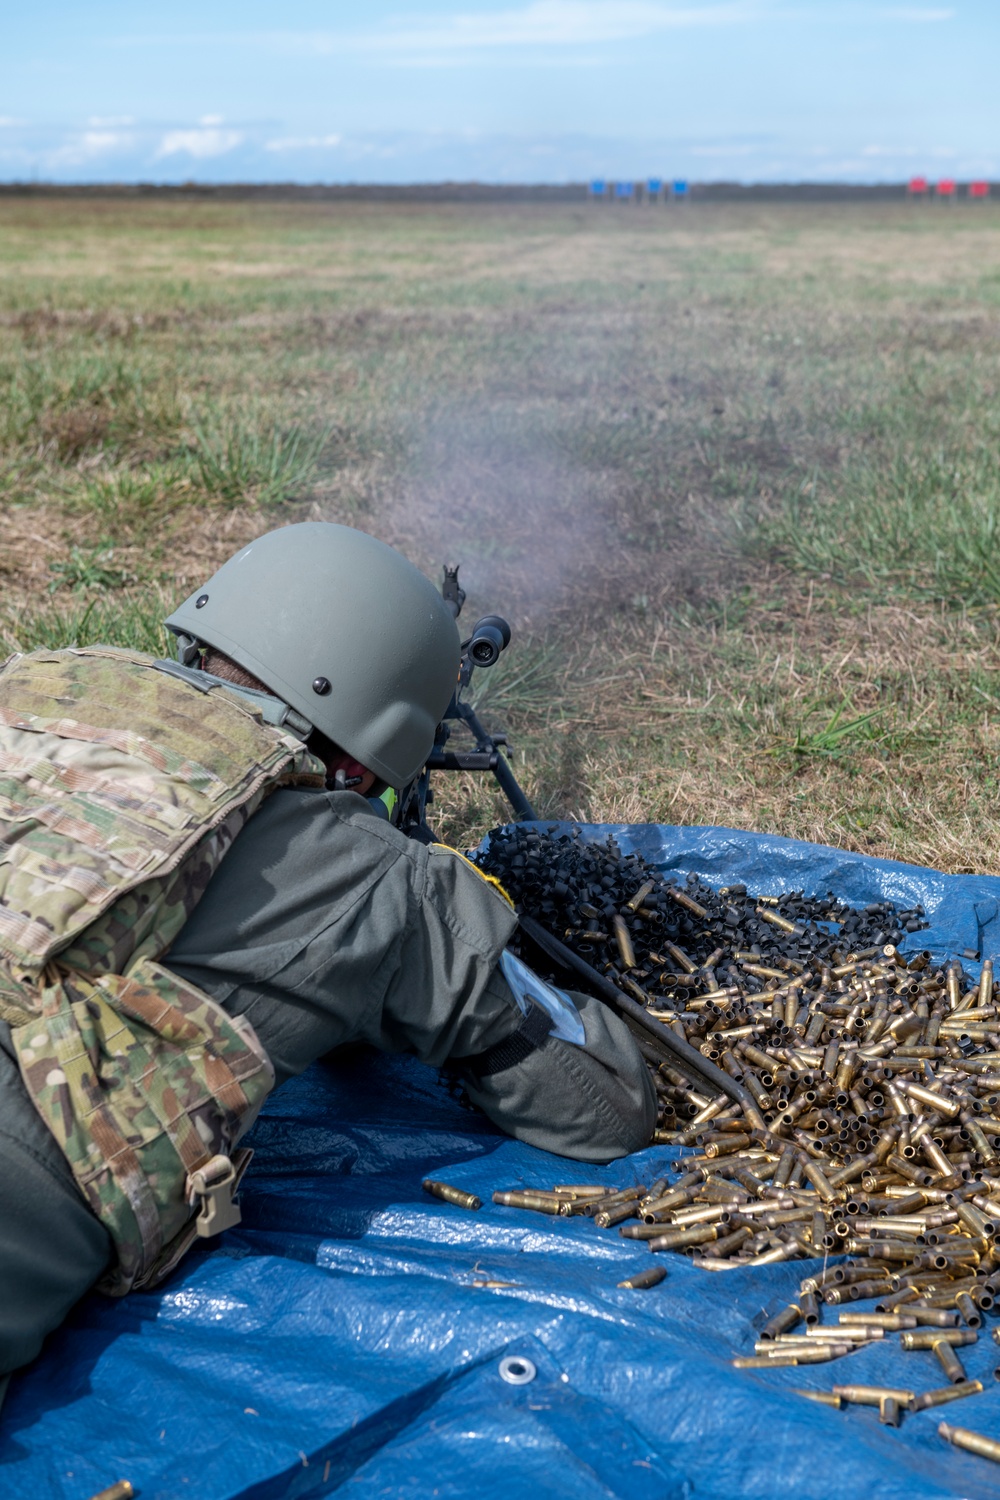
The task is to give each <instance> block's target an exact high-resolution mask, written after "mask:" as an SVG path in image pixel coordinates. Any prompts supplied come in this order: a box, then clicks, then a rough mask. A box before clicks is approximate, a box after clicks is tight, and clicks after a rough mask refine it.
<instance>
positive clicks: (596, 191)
mask: <svg viewBox="0 0 1000 1500" xmlns="http://www.w3.org/2000/svg"><path fill="white" fill-rule="evenodd" d="M605 186H606V184H605V181H604V178H603V177H595V178H594V180H593V181H592V182H591V184H590V196H591V197H592V198H603V197H604V189H605Z"/></svg>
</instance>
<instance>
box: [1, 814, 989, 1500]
mask: <svg viewBox="0 0 1000 1500" xmlns="http://www.w3.org/2000/svg"><path fill="white" fill-rule="evenodd" d="M544 826H551V825H544ZM608 832H614V833H615V836H616V837H617V838H618V840H619V842H620V844H621V846H622V848H623V850H625V851H626V852H628V851H630V850H633V849H634V850H636V851H637V852H639V853H641V854H642V855H643V856H644V857H646V858H647V859H650V860H651V861H653V862H655V863H657V864H659V865H660V866H661V867H662V868H664V869H671V870H676V871H678V872H680V873H685V874H686V873H687V872H689V871H692V872H694V873H697V874H699V875H701V876H703V877H704V878H705V879H707V880H708V881H710V882H711V883H712V884H716V885H719V884H727V883H732V882H735V881H741V880H742V881H745V882H746V883H747V885H749V886H750V887H751V889H755V890H759V891H760V892H761V893H762V894H777V893H778V892H779V891H781V890H787V889H804V890H805V891H806V893H807V894H820V893H823V892H825V891H826V890H831V889H832V890H834V891H835V892H836V893H837V895H839V896H841V897H843V898H846V899H848V900H849V901H851V902H852V904H855V905H857V904H865V903H866V902H868V901H872V900H881V899H884V898H889V899H892V900H894V901H897V902H900V903H903V904H905V905H907V906H909V905H912V904H913V903H915V902H917V901H920V902H922V903H923V904H924V906H925V907H926V908H927V910H928V913H929V915H930V918H931V923H932V925H931V927H930V929H928V930H927V931H925V932H921V933H916V934H913V935H911V936H910V937H909V938H908V939H907V946H908V947H910V948H913V949H917V950H919V949H921V948H925V947H926V948H929V949H930V950H931V951H932V952H933V953H934V954H935V956H936V957H944V956H946V955H948V954H951V953H954V952H961V951H962V950H963V949H967V948H976V949H978V950H979V951H981V954H982V956H983V957H989V956H997V957H1000V953H998V948H1000V928H998V920H997V914H998V910H1000V908H998V898H1000V880H996V879H991V878H987V877H980V876H946V875H942V874H939V873H937V872H934V871H928V870H922V869H918V868H916V867H914V866H910V865H902V864H895V863H890V862H887V861H880V860H871V859H865V858H863V857H861V856H858V855H852V854H845V853H843V852H842V851H839V850H835V849H829V848H826V847H823V846H817V845H811V844H801V843H796V842H793V841H790V840H786V839H776V838H768V837H762V836H755V835H752V834H744V833H738V832H734V831H733V830H730V829H691V828H664V827H658V826H651V825H647V826H639V827H629V828H619V827H615V828H613V829H610V828H605V827H590V828H587V829H586V830H585V836H586V837H590V838H603V837H605V836H606V835H607V833H608ZM966 966H967V968H968V969H969V971H970V973H975V972H976V967H977V966H976V965H975V964H974V963H972V962H969V961H966ZM253 1144H254V1145H255V1147H256V1150H257V1157H256V1159H255V1162H254V1167H253V1171H252V1173H251V1175H250V1178H249V1179H248V1182H247V1184H246V1187H245V1189H244V1195H243V1204H244V1223H243V1225H242V1226H241V1228H240V1229H239V1230H237V1231H234V1232H232V1233H230V1234H228V1235H226V1236H224V1238H223V1240H222V1241H221V1242H220V1244H219V1246H218V1247H217V1248H215V1249H213V1250H211V1251H203V1252H199V1253H197V1254H194V1255H192V1256H191V1257H190V1258H189V1259H188V1260H187V1261H186V1262H185V1263H184V1264H183V1265H182V1267H181V1268H180V1269H179V1271H178V1272H177V1273H176V1274H175V1276H174V1277H173V1278H172V1279H171V1281H170V1282H169V1283H168V1284H167V1285H166V1286H165V1287H164V1288H161V1289H160V1290H159V1291H158V1292H156V1293H145V1294H138V1295H136V1296H133V1297H130V1298H127V1299H125V1300H124V1301H123V1302H109V1301H106V1300H104V1299H103V1298H100V1297H97V1296H94V1297H90V1298H87V1299H86V1300H85V1301H84V1302H83V1303H82V1304H81V1305H80V1307H79V1308H78V1309H77V1310H76V1312H75V1313H74V1315H73V1316H72V1318H71V1319H70V1321H69V1322H68V1323H67V1324H66V1326H65V1327H64V1328H63V1329H62V1330H60V1332H59V1333H58V1334H56V1335H54V1336H53V1338H52V1339H50V1341H49V1343H48V1345H47V1347H46V1350H45V1353H44V1354H43V1355H42V1357H41V1358H40V1359H39V1360H38V1361H37V1363H36V1364H35V1365H34V1366H33V1367H32V1369H31V1370H30V1371H29V1372H27V1373H26V1374H25V1375H23V1376H21V1377H19V1378H17V1379H15V1380H14V1381H13V1382H12V1385H11V1390H10V1394H9V1396H8V1398H7V1403H6V1405H5V1407H4V1409H3V1412H2V1414H0V1494H2V1495H3V1496H5V1497H6V1496H8V1495H9V1496H12V1497H20V1496H25V1497H27V1496H31V1500H86V1497H88V1496H90V1495H92V1494H93V1493H94V1492H95V1491H97V1490H100V1489H101V1488H102V1487H104V1486H106V1485H108V1484H110V1483H111V1482H112V1481H113V1480H115V1479H117V1478H129V1479H131V1481H132V1483H133V1484H134V1485H135V1487H136V1490H137V1492H138V1493H139V1494H140V1496H141V1497H142V1500H178V1497H181V1496H191V1497H197V1500H286V1497H287V1500H293V1497H294V1500H312V1497H319V1496H323V1495H328V1494H333V1493H335V1492H341V1491H344V1492H352V1493H355V1494H358V1495H372V1496H375V1495H386V1494H390V1495H395V1494H406V1495H413V1496H423V1495H426V1496H431V1495H434V1496H439V1497H444V1500H447V1497H467V1496H473V1495H474V1496H476V1497H477V1500H493V1497H496V1500H501V1497H503V1500H509V1495H510V1487H511V1483H512V1482H515V1483H518V1484H522V1485H524V1486H525V1488H526V1490H530V1491H531V1493H532V1494H533V1495H534V1494H537V1495H539V1496H542V1497H546V1500H547V1497H549V1496H551V1497H553V1500H555V1497H557V1496H560V1497H561V1496H574V1497H577V1496H578V1497H581V1500H590V1497H591V1496H593V1497H594V1500H597V1497H598V1496H600V1497H608V1496H615V1497H621V1500H654V1497H658V1500H667V1497H669V1500H674V1497H678V1500H679V1497H691V1500H696V1497H697V1500H731V1497H732V1496H734V1495H737V1494H738V1495H740V1496H747V1497H759V1500H784V1497H788V1500H792V1497H793V1496H794V1497H795V1500H802V1497H803V1496H805V1497H808V1500H856V1497H857V1496H858V1494H877V1495H878V1496H879V1500H931V1497H954V1500H958V1497H962V1496H968V1495H976V1496H977V1497H982V1500H1000V1469H997V1468H995V1467H994V1466H992V1465H991V1464H989V1463H987V1462H986V1461H984V1460H980V1459H976V1458H974V1457H972V1456H971V1455H966V1454H963V1453H960V1452H957V1451H955V1450H953V1449H951V1448H949V1447H948V1446H947V1445H946V1444H945V1443H943V1442H942V1440H941V1439H940V1438H939V1437H938V1436H937V1423H938V1421H939V1420H940V1419H941V1416H942V1415H944V1416H945V1417H946V1418H947V1419H948V1420H950V1421H955V1422H959V1423H960V1424H962V1425H967V1426H971V1427H974V1428H976V1429H978V1430H980V1431H984V1432H989V1433H992V1434H994V1435H997V1434H1000V1388H998V1387H997V1385H996V1382H995V1381H994V1379H993V1368H994V1364H995V1358H994V1356H995V1355H996V1353H997V1351H996V1349H995V1346H994V1345H993V1343H992V1341H991V1340H989V1338H988V1336H985V1335H986V1333H987V1331H986V1330H984V1336H983V1337H981V1339H980V1341H979V1343H978V1344H977V1345H975V1346H974V1347H972V1348H969V1349H963V1350H962V1355H963V1361H964V1363H965V1365H966V1368H967V1370H968V1373H969V1375H970V1376H971V1377H973V1378H981V1379H983V1381H984V1383H986V1387H987V1388H986V1392H985V1393H984V1394H983V1395H981V1396H977V1397H975V1398H972V1399H969V1400H966V1401H962V1402H959V1403H956V1404H955V1405H953V1406H951V1407H949V1408H948V1409H947V1411H946V1412H943V1413H942V1412H940V1411H938V1412H935V1411H928V1412H922V1413H919V1414H918V1415H915V1416H907V1417H905V1418H904V1425H903V1426H902V1427H901V1428H900V1429H899V1430H898V1431H897V1430H892V1429H888V1428H883V1427H881V1426H880V1425H879V1422H878V1416H877V1413H876V1412H875V1411H873V1410H870V1409H867V1408H854V1409H851V1410H849V1411H842V1412H836V1411H832V1410H829V1409H827V1408H823V1407H819V1406H816V1405H814V1404H812V1403H810V1402H807V1401H805V1400H803V1399H802V1398H801V1397H799V1396H797V1395H796V1394H795V1388H796V1387H807V1388H810V1389H819V1390H821V1389H829V1387H830V1386H831V1385H832V1384H833V1383H834V1381H835V1380H838V1381H839V1380H845V1379H850V1380H851V1381H854V1382H860V1383H866V1384H869V1383H889V1384H893V1385H896V1384H900V1383H903V1384H906V1385H909V1386H911V1387H914V1388H916V1389H921V1390H922V1389H929V1388H931V1387H933V1386H937V1385H939V1384H940V1383H941V1379H942V1377H941V1372H940V1369H939V1367H938V1365H937V1362H936V1360H935V1359H934V1357H933V1355H931V1354H929V1353H928V1354H912V1355H904V1354H902V1353H900V1351H899V1349H898V1345H897V1344H896V1342H895V1341H889V1342H888V1343H886V1344H884V1345H882V1346H879V1345H878V1344H875V1345H872V1346H871V1347H869V1348H866V1349H864V1350H862V1351H860V1352H859V1353H857V1354H854V1355H851V1356H850V1357H849V1358H848V1359H847V1360H845V1361H840V1362H838V1363H837V1365H836V1366H813V1367H805V1368H803V1369H801V1370H773V1371H765V1372H761V1373H758V1372H756V1371H740V1370H734V1369H733V1368H732V1366H731V1365H730V1363H729V1361H730V1359H731V1357H732V1354H733V1353H734V1352H737V1351H745V1350H747V1349H748V1348H749V1347H750V1346H751V1344H752V1341H753V1338H754V1331H755V1325H757V1326H759V1324H760V1321H761V1319H762V1317H763V1316H765V1315H767V1314H768V1313H769V1312H770V1311H772V1310H774V1309H776V1308H777V1307H779V1306H781V1305H783V1304H784V1303H785V1302H787V1301H788V1300H789V1298H790V1297H791V1296H793V1295H794V1293H795V1290H796V1288H797V1286H798V1282H799V1280H800V1278H801V1276H802V1274H803V1271H804V1269H805V1267H803V1265H802V1263H801V1262H799V1263H797V1264H795V1265H784V1266H769V1267H759V1268H755V1269H753V1270H742V1271H734V1272H730V1273H724V1274H719V1275H712V1274H709V1273H706V1272H702V1271H698V1270H697V1269H696V1268H695V1267H693V1266H692V1265H691V1263H690V1262H689V1261H687V1260H685V1259H683V1258H682V1257H679V1256H672V1257H667V1258H665V1260H664V1264H665V1265H666V1266H667V1269H668V1273H669V1274H668V1278H667V1280H666V1281H665V1282H663V1283H661V1285H660V1286H659V1287H657V1288H655V1289H654V1290H652V1291H650V1292H627V1291H621V1290H619V1289H618V1287H617V1285H616V1283H617V1282H618V1281H620V1280H622V1279H623V1277H624V1276H625V1275H627V1274H628V1273H629V1272H631V1271H635V1270H636V1269H641V1268H643V1267H644V1266H645V1265H647V1264H648V1263H649V1252H648V1251H647V1250H646V1249H645V1248H644V1247H643V1246H642V1245H639V1244H636V1243H635V1242H629V1241H625V1240H622V1239H621V1238H620V1237H619V1236H618V1235H617V1234H615V1233H614V1232H613V1231H600V1230H598V1229H596V1228H595V1227H594V1226H593V1225H592V1224H591V1223H590V1222H589V1221H585V1222H581V1221H579V1220H575V1219H574V1220H561V1219H549V1218H543V1217H542V1216H538V1215H531V1214H526V1213H520V1212H518V1211H516V1210H511V1209H504V1208H498V1207H496V1206H494V1205H493V1204H492V1202H491V1201H490V1194H491V1192H492V1191H493V1189H494V1188H497V1187H513V1186H517V1185H521V1184H528V1185H535V1186H548V1185H551V1183H553V1182H554V1181H562V1180H565V1179H566V1177H567V1176H570V1177H571V1178H574V1177H575V1178H581V1179H586V1180H588V1181H589V1180H592V1181H597V1182H606V1183H608V1184H614V1185H621V1186H625V1185H628V1184H631V1183H633V1182H635V1181H640V1180H641V1181H649V1180H651V1179H652V1178H653V1177H655V1176H658V1175H665V1172H664V1169H665V1163H666V1160H667V1157H666V1153H665V1151H664V1149H663V1148H656V1147H652V1148H650V1149H649V1150H647V1151H644V1152H639V1153H638V1154H636V1155H635V1156H632V1157H628V1158H626V1159H624V1160H622V1161H619V1162H615V1163H612V1164H611V1165H610V1166H607V1167H597V1168H595V1167H590V1166H588V1167H586V1168H584V1169H581V1168H570V1169H569V1170H567V1167H566V1163H565V1162H564V1161H562V1160H560V1159H559V1158H557V1157H552V1156H548V1155H547V1154H546V1153H544V1152H540V1151H535V1150H533V1149H532V1148H530V1147H527V1146H523V1145H521V1144H519V1143H517V1142H514V1141H510V1140H507V1139H506V1138H505V1137H503V1136H502V1135H500V1134H499V1133H498V1132H497V1131H495V1130H494V1129H493V1127H492V1126H490V1125H489V1124H488V1123H487V1122H485V1121H484V1120H482V1119H481V1118H480V1117H479V1116H476V1115H473V1114H470V1113H469V1112H468V1111H466V1110H464V1109H463V1108H462V1107H461V1105H460V1104H459V1103H457V1102H456V1100H455V1099H454V1098H453V1097H452V1096H451V1095H450V1094H449V1092H448V1090H447V1089H446V1088H445V1087H444V1086H443V1085H442V1083H441V1082H440V1081H439V1080H438V1078H437V1077H436V1075H435V1074H434V1073H433V1072H432V1071H431V1070H429V1069H427V1068H425V1067H423V1066H422V1065H421V1064H419V1063H417V1062H415V1061H414V1060H412V1059H409V1058H400V1057H381V1056H378V1055H377V1054H372V1053H368V1052H361V1051H354V1050H352V1051H351V1052H349V1053H346V1054H344V1055H342V1056H339V1057H337V1058H335V1059H333V1060H332V1061H331V1062H329V1063H327V1064H321V1065H318V1066H316V1067H314V1068H311V1069H310V1070H309V1071H308V1073H306V1074H305V1075H304V1076H303V1077H302V1078H300V1079H297V1080H295V1081H294V1082H292V1083H290V1084H289V1085H288V1086H287V1087H286V1088H285V1089H283V1090H282V1091H281V1093H280V1094H279V1095H277V1096H276V1097H275V1098H274V1099H273V1100H272V1101H271V1102H270V1105H269V1107H268V1108H267V1110H266V1112H265V1113H264V1114H263V1115H262V1117H261V1119H260V1121H259V1122H258V1124H257V1126H256V1127H255V1130H254V1137H253ZM428 1172H433V1173H435V1174H437V1175H441V1176H446V1177H447V1178H448V1180H450V1181H452V1182H454V1183H456V1184H458V1185H460V1186H462V1187H466V1188H470V1189H472V1190H474V1191H476V1192H478V1193H479V1194H480V1196H481V1197H482V1198H483V1200H484V1206H483V1208H482V1210H481V1212H479V1213H477V1214H470V1213H465V1212H463V1211H462V1210H460V1209H456V1208H452V1207H450V1206H449V1205H446V1204H442V1203H439V1202H437V1201H435V1200H431V1199H429V1198H427V1197H426V1195H424V1194H423V1193H422V1192H421V1190H420V1180H421V1178H422V1177H423V1176H425V1175H426V1174H427V1173H428ZM485 1281H497V1282H505V1283H509V1284H508V1285H505V1286H499V1287H487V1286H482V1285H476V1283H477V1282H485ZM868 1305H869V1304H863V1303H862V1304H858V1309H859V1310H863V1309H864V1308H865V1307H866V1306H868ZM506 1353H512V1354H520V1355H523V1356H526V1357H528V1358H530V1359H532V1360H533V1361H534V1363H535V1364H536V1366H537V1368H538V1375H537V1377H536V1379H535V1380H534V1381H532V1382H531V1383H530V1384H528V1385H523V1386H517V1387H515V1386H509V1385H505V1384H504V1382H503V1381H502V1380H501V1379H500V1375H499V1368H498V1367H499V1361H500V1359H501V1358H502V1357H503V1355H504V1354H506Z"/></svg>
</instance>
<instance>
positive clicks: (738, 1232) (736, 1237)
mask: <svg viewBox="0 0 1000 1500" xmlns="http://www.w3.org/2000/svg"><path fill="white" fill-rule="evenodd" d="M752 1234H753V1230H752V1229H751V1228H750V1227H749V1226H748V1225H746V1224H741V1225H740V1227H739V1228H738V1229H734V1230H733V1232H732V1234H724V1235H722V1236H721V1237H720V1238H719V1239H717V1240H716V1241H715V1243H714V1244H713V1246H712V1250H713V1253H714V1254H715V1255H716V1256H724V1255H729V1254H730V1253H731V1252H732V1251H733V1250H735V1249H737V1247H738V1246H739V1245H742V1244H743V1242H744V1241H745V1240H748V1239H749V1238H750V1236H751V1235H752Z"/></svg>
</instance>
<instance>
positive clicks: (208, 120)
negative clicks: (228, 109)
mask: <svg viewBox="0 0 1000 1500" xmlns="http://www.w3.org/2000/svg"><path fill="white" fill-rule="evenodd" d="M198 124H199V125H221V124H222V116H221V115H202V117H201V119H200V120H199V121H198Z"/></svg>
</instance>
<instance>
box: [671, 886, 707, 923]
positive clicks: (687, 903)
mask: <svg viewBox="0 0 1000 1500" xmlns="http://www.w3.org/2000/svg"><path fill="white" fill-rule="evenodd" d="M667 895H668V896H669V897H670V898H671V900H672V901H676V902H677V905H678V906H683V907H685V908H686V909H687V910H688V911H689V912H691V913H692V914H693V915H694V916H696V917H707V916H708V911H707V909H706V908H705V907H704V906H702V905H701V903H700V902H698V901H696V900H695V899H694V897H693V896H689V895H688V894H687V892H686V891H678V890H676V889H675V888H674V886H668V887H667Z"/></svg>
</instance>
